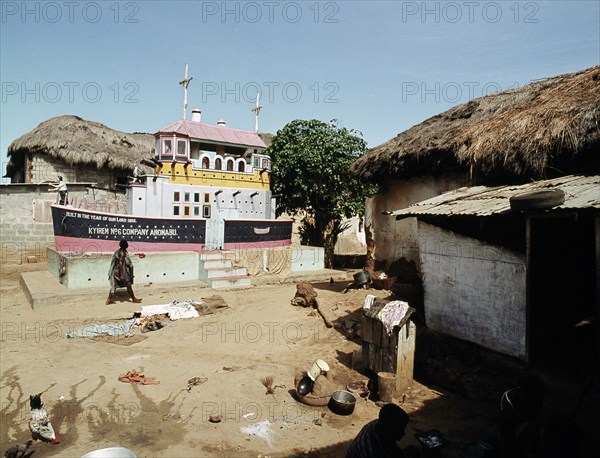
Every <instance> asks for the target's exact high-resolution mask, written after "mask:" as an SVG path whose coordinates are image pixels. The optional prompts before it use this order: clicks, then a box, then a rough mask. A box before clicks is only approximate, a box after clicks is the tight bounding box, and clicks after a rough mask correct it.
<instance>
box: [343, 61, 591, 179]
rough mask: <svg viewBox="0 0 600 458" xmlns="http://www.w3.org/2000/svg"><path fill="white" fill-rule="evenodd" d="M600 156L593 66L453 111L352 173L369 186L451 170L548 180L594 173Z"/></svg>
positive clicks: (370, 156) (376, 151) (367, 158)
mask: <svg viewBox="0 0 600 458" xmlns="http://www.w3.org/2000/svg"><path fill="white" fill-rule="evenodd" d="M599 156H600V66H597V67H592V68H589V69H587V70H583V71H580V72H577V73H570V74H564V75H559V76H556V77H553V78H548V79H545V80H543V81H537V82H534V83H531V84H528V85H526V86H523V87H521V88H517V89H511V90H507V91H503V92H498V93H495V94H491V95H488V96H485V97H481V98H478V99H474V100H472V101H470V102H468V103H465V104H462V105H458V106H456V107H454V108H451V109H450V110H448V111H446V112H444V113H441V114H439V115H437V116H434V117H432V118H429V119H427V120H426V121H424V122H422V123H421V124H418V125H416V126H414V127H411V128H410V129H408V130H406V131H404V132H402V133H400V134H398V135H397V136H396V137H394V138H392V139H391V140H389V141H387V142H385V143H383V144H382V145H379V146H377V147H375V148H373V149H371V150H369V151H368V152H367V153H366V154H365V155H364V156H362V157H361V158H359V159H358V160H357V161H356V162H355V163H354V164H353V165H352V168H351V173H353V174H354V175H355V176H356V177H358V178H360V179H362V180H364V181H368V182H377V181H382V180H385V179H386V178H410V177H412V176H419V175H424V174H439V173H441V172H442V171H444V170H448V169H456V168H458V169H462V170H467V171H470V172H471V173H472V176H474V177H476V176H478V177H480V178H481V177H491V176H494V175H495V176H504V177H506V176H512V177H522V178H524V177H527V178H546V177H550V176H555V175H561V174H567V173H574V172H576V171H578V170H577V168H578V167H579V168H584V167H589V166H590V164H589V163H590V162H591V163H592V164H593V167H597V166H598V164H600V161H599V160H598V158H599ZM590 158H591V159H590ZM588 171H590V170H588ZM596 171H597V170H596Z"/></svg>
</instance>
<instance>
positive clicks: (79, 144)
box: [6, 115, 273, 176]
mask: <svg viewBox="0 0 600 458" xmlns="http://www.w3.org/2000/svg"><path fill="white" fill-rule="evenodd" d="M258 135H259V136H260V138H261V139H262V140H263V141H264V142H265V144H266V145H267V146H269V145H270V144H271V141H272V139H273V134H269V133H259V134H258ZM27 152H38V153H42V154H48V155H50V156H52V157H55V158H59V159H62V160H64V161H65V162H67V163H68V164H69V165H75V164H89V165H93V166H95V167H96V168H98V169H100V168H103V167H108V168H111V169H130V168H131V165H132V164H133V163H138V162H139V161H140V159H143V158H146V159H147V158H149V157H154V134H145V133H133V134H128V133H125V132H119V131H118V130H114V129H111V128H110V127H107V126H105V125H104V124H100V123H99V122H94V121H87V120H85V119H81V118H80V117H78V116H71V115H65V116H57V117H55V118H50V119H47V120H46V121H44V122H42V123H41V124H40V125H38V126H37V127H36V128H35V129H33V130H32V131H30V132H27V133H26V134H25V135H22V136H21V137H19V138H17V139H16V140H15V141H13V142H12V143H11V144H10V146H9V147H8V151H7V155H8V156H9V158H10V160H9V162H8V165H7V166H6V175H7V176H10V175H11V174H12V173H13V171H14V169H15V168H17V167H18V165H22V164H23V155H24V154H25V153H27Z"/></svg>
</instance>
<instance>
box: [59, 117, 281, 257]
mask: <svg viewBox="0 0 600 458" xmlns="http://www.w3.org/2000/svg"><path fill="white" fill-rule="evenodd" d="M155 138H156V145H155V156H154V157H153V158H150V159H149V160H143V164H145V165H147V166H151V167H153V168H154V173H153V174H148V175H142V176H139V177H137V180H136V181H135V182H133V183H131V184H130V185H129V186H128V187H127V189H126V212H125V214H111V213H103V212H95V211H87V210H81V209H75V208H71V207H69V206H60V205H54V206H53V207H52V216H53V222H54V233H55V241H56V248H57V251H58V252H59V253H85V252H95V253H98V252H112V251H114V249H115V241H118V240H121V239H127V240H129V241H130V243H133V244H134V246H135V249H136V250H138V251H146V252H160V251H202V250H205V249H210V250H215V249H225V250H235V249H244V248H261V247H276V246H286V245H290V244H291V234H292V221H290V220H280V219H275V201H274V199H273V197H272V195H271V191H270V187H269V184H270V182H269V173H270V169H271V161H270V158H269V156H268V155H267V154H265V149H266V145H265V143H264V142H263V140H262V139H261V138H260V136H259V135H258V134H257V133H256V132H252V131H245V130H239V129H233V128H230V127H227V126H226V125H225V123H224V122H223V121H219V123H218V124H217V125H216V126H215V125H209V124H204V123H202V122H201V119H200V110H197V109H196V110H194V111H193V112H192V120H191V121H188V120H185V119H184V120H179V121H175V122H173V123H171V124H169V125H168V126H166V127H164V128H162V129H160V130H158V132H156V134H155Z"/></svg>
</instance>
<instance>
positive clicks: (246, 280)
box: [208, 275, 252, 289]
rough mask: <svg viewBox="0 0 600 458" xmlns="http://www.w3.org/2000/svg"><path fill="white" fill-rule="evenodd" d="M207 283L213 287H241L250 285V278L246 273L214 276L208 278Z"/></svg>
mask: <svg viewBox="0 0 600 458" xmlns="http://www.w3.org/2000/svg"><path fill="white" fill-rule="evenodd" d="M208 285H209V286H210V287H211V288H213V289H219V288H241V287H247V286H251V285H252V279H251V278H250V277H248V276H247V275H236V276H225V277H215V278H210V279H209V280H208Z"/></svg>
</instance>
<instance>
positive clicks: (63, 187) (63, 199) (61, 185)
mask: <svg viewBox="0 0 600 458" xmlns="http://www.w3.org/2000/svg"><path fill="white" fill-rule="evenodd" d="M50 186H52V188H53V189H51V191H58V194H59V196H60V201H59V204H60V205H66V204H68V203H69V199H68V192H67V183H65V182H64V181H63V177H62V176H60V175H59V176H58V183H56V184H54V183H50Z"/></svg>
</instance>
